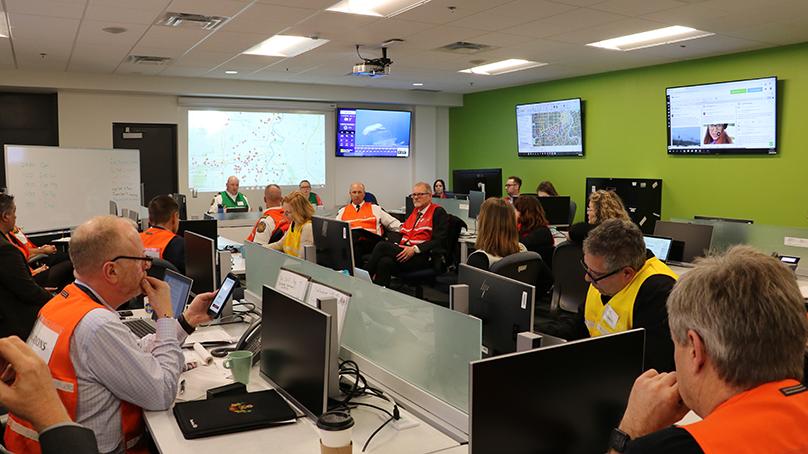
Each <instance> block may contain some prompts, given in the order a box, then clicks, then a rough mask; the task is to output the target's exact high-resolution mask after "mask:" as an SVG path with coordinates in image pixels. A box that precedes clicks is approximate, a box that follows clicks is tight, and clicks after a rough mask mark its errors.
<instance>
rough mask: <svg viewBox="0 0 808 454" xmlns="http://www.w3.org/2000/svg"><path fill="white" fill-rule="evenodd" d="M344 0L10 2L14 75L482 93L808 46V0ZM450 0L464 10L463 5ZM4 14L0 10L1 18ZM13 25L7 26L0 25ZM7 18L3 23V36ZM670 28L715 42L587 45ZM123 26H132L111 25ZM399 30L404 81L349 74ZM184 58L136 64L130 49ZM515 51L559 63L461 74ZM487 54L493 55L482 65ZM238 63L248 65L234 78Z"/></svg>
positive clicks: (3, 64)
mask: <svg viewBox="0 0 808 454" xmlns="http://www.w3.org/2000/svg"><path fill="white" fill-rule="evenodd" d="M336 2H337V0H252V1H251V0H0V6H2V9H3V10H4V12H5V19H6V20H7V21H8V26H9V28H10V34H11V37H10V38H8V39H4V38H0V69H19V70H49V71H69V72H81V73H87V72H90V73H106V74H143V75H165V76H183V77H202V78H223V79H224V78H227V79H244V80H259V81H262V80H263V81H289V82H302V83H313V84H328V85H349V86H368V87H378V88H395V89H412V88H413V86H412V84H413V83H415V82H421V83H423V84H424V85H423V87H422V88H423V89H428V90H441V91H446V92H454V93H468V92H473V91H480V90H486V89H491V88H497V87H504V86H510V85H518V84H524V83H529V82H537V81H544V80H552V79H560V78H566V77H572V76H578V75H584V74H593V73H598V72H604V71H613V70H617V69H625V68H632V67H639V66H647V65H653V64H659V63H665V62H671V61H679V60H688V59H693V58H699V57H707V56H712V55H720V54H728V53H734V52H740V51H746V50H752V49H760V48H765V47H773V46H780V45H785V44H792V43H799V42H805V41H808V27H806V26H805V23H806V19H808V0H431V1H430V2H429V3H427V4H425V5H422V6H419V7H417V8H415V9H412V10H410V11H408V12H406V13H403V14H400V15H398V16H396V17H394V18H391V19H384V18H376V17H369V16H357V15H350V14H342V13H335V12H329V11H325V8H327V7H329V6H331V5H332V4H334V3H336ZM450 7H453V9H451V8H450ZM169 11H170V12H185V13H196V14H204V15H219V16H227V17H230V20H228V21H227V22H226V23H225V24H224V25H223V26H221V27H219V28H218V29H217V30H215V31H213V32H208V31H204V30H195V29H188V28H171V27H165V26H160V25H153V24H154V23H155V21H156V20H157V19H158V18H161V17H162V16H163V15H164V14H165V13H166V12H169ZM1 18H2V16H0V19H1ZM0 22H2V21H0ZM5 25H6V24H2V23H0V30H3V29H4V26H5ZM669 25H685V26H690V27H694V28H698V29H700V30H706V31H710V32H714V33H716V35H715V36H712V37H708V38H702V39H698V40H693V41H687V42H683V43H679V44H671V45H667V46H659V47H654V48H648V49H642V50H637V51H632V52H617V51H610V50H604V49H597V48H591V47H587V46H585V45H584V44H586V43H588V42H593V41H599V40H603V39H607V38H613V37H616V36H620V35H625V34H629V33H636V32H641V31H647V30H650V29H655V28H660V27H665V26H669ZM105 27H123V28H125V29H126V31H125V32H124V33H121V34H110V33H107V32H104V31H102V30H101V29H102V28H105ZM277 33H284V34H292V35H302V36H319V37H321V38H325V39H328V40H330V42H329V43H327V44H325V45H324V46H321V47H319V48H317V49H315V50H313V51H310V52H307V53H304V54H302V55H299V56H297V57H294V58H288V59H283V58H275V57H261V56H252V55H241V52H243V51H244V50H246V49H248V48H250V47H252V46H253V45H255V44H257V43H259V42H261V41H263V40H265V39H266V38H269V37H270V36H272V35H274V34H277ZM391 38H401V39H403V40H404V43H401V44H397V45H395V46H393V47H391V48H390V54H389V56H390V58H392V60H393V61H394V64H393V65H392V67H391V75H389V76H387V77H384V78H378V79H367V78H358V77H353V76H348V75H346V74H347V73H348V72H349V71H350V68H351V66H352V65H353V64H354V63H355V62H357V61H358V57H357V56H356V52H355V49H354V45H355V44H357V43H358V44H363V45H366V46H368V47H366V48H363V49H362V54H363V56H366V57H377V56H380V51H379V50H378V45H379V44H380V43H381V42H383V41H385V40H387V39H391ZM455 41H470V42H474V43H479V44H487V45H491V46H494V47H495V48H494V49H492V50H489V51H486V52H481V53H478V54H474V55H458V54H452V53H446V52H442V51H436V50H435V49H436V48H438V47H441V46H444V45H447V44H449V43H452V42H455ZM132 54H135V55H152V56H162V57H171V58H172V61H171V62H170V63H169V64H167V65H161V66H151V65H142V64H140V65H136V64H132V63H129V62H127V56H129V55H132ZM506 58H523V59H527V60H536V61H541V62H546V63H549V64H548V65H547V66H543V67H540V68H535V69H530V70H525V71H519V72H515V73H510V74H503V75H500V76H479V75H473V74H462V73H458V72H457V71H458V70H461V69H465V68H468V67H470V66H475V65H476V64H481V63H488V62H492V61H497V60H502V59H506ZM472 60H474V61H478V60H482V61H483V62H475V63H472V62H471V61H472ZM226 70H236V71H238V72H239V73H238V74H237V75H234V76H230V75H226V74H225V73H224V72H225V71H226Z"/></svg>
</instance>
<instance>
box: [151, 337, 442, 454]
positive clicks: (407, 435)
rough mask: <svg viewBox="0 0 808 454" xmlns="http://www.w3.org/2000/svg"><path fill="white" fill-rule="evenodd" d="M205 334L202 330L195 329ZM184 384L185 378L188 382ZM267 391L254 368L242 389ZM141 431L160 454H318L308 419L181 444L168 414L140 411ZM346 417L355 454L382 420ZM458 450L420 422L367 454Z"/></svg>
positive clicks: (369, 413) (390, 432) (356, 413)
mask: <svg viewBox="0 0 808 454" xmlns="http://www.w3.org/2000/svg"><path fill="white" fill-rule="evenodd" d="M246 327H247V325H246V324H236V325H225V326H223V327H222V328H223V329H225V330H226V331H227V332H228V333H229V334H231V335H233V336H236V337H237V336H239V335H240V333H241V332H242V331H243V330H244V329H245V328H246ZM200 329H205V328H200ZM221 363H222V359H221V358H216V359H215V361H214V364H213V365H211V366H202V367H215V368H220V369H221V371H222V373H223V374H224V373H225V371H226V370H225V369H223V368H222V366H221ZM194 371H195V370H193V371H190V372H186V373H184V374H183V377H185V376H189V374H191V373H193V372H194ZM188 380H190V378H189V379H188ZM229 382H230V380H227V379H222V382H221V383H220V384H226V383H229ZM269 388H271V386H270V385H269V383H267V382H266V381H265V380H264V379H263V378H262V377H261V376H260V374H259V369H258V366H257V365H256V366H255V367H253V369H252V372H251V375H250V384H249V385H247V389H248V390H249V391H260V390H263V389H269ZM364 399H367V400H368V401H370V402H372V403H373V404H375V405H379V406H382V407H383V408H388V407H389V406H390V404H389V403H388V402H386V401H383V400H379V399H376V398H371V397H368V398H363V399H359V400H357V401H358V402H362V401H363V400H364ZM401 413H402V415H404V416H405V417H406V418H410V419H412V420H416V421H419V420H418V418H416V417H415V416H413V415H412V414H411V413H409V412H407V411H403V410H402V412H401ZM143 414H144V419H145V421H146V425H147V427H148V429H149V432H151V434H152V436H153V438H154V441H155V444H156V445H157V447H158V449H159V450H160V452H162V453H172V454H173V453H184V452H188V453H193V454H223V453H228V452H238V453H239V454H249V453H256V454H258V453H262V454H263V453H266V452H268V451H274V452H283V453H285V454H294V453H301V454H303V453H306V454H312V453H319V452H320V448H319V434H318V432H317V427H316V425H315V423H314V422H313V421H311V420H309V419H308V418H300V419H299V420H298V421H297V422H296V423H294V424H287V425H282V426H278V427H272V428H268V429H259V430H253V431H249V432H241V433H235V434H229V435H218V436H214V437H206V438H201V439H197V440H186V439H185V438H183V436H182V432H181V431H180V429H179V426H177V423H176V420H175V419H174V414H173V413H172V411H171V410H166V411H144V412H143ZM351 415H352V416H353V418H354V421H355V422H356V425H355V426H354V429H353V445H354V452H360V451H361V450H362V446H363V445H364V444H365V442H366V441H367V439H368V437H370V435H371V434H372V433H373V431H375V430H376V429H377V428H378V427H379V426H380V425H381V424H382V423H383V422H384V421H385V420H386V418H387V415H385V414H383V413H381V412H379V411H377V410H374V409H371V408H364V407H360V408H357V409H354V410H351ZM454 446H458V443H457V442H456V441H454V440H453V439H451V438H449V437H448V436H446V435H444V434H443V433H441V432H439V431H438V430H436V429H434V428H433V427H431V426H429V425H428V424H426V423H425V422H423V421H419V424H418V425H417V426H416V427H412V428H409V429H405V430H401V431H398V430H396V429H395V428H393V427H392V426H391V425H390V424H388V425H387V426H386V427H385V428H384V429H382V430H381V431H380V432H379V433H378V434H377V435H376V436H375V437H374V438H373V440H372V441H371V442H370V445H369V446H368V449H367V452H375V453H402V454H404V453H407V454H411V453H416V454H417V453H423V454H427V453H433V452H439V451H441V450H445V449H447V448H451V447H454Z"/></svg>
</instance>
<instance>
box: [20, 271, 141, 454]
mask: <svg viewBox="0 0 808 454" xmlns="http://www.w3.org/2000/svg"><path fill="white" fill-rule="evenodd" d="M98 308H106V307H105V306H104V305H102V304H100V303H99V302H97V301H96V300H95V299H94V297H93V296H90V295H88V294H87V293H85V292H83V291H82V290H81V289H80V288H79V287H78V286H77V285H76V284H70V285H68V286H67V287H65V289H64V290H62V292H61V293H60V294H58V295H56V296H55V297H53V299H51V300H50V301H49V302H48V303H47V304H46V305H45V306H44V307H42V309H41V310H40V311H39V319H38V320H37V323H36V325H37V326H34V329H33V331H32V332H31V336H30V337H29V338H28V343H29V344H33V345H34V347H35V348H37V349H41V350H42V351H45V350H47V349H48V348H50V349H52V350H51V353H50V360H49V361H48V367H49V368H50V372H51V376H52V377H53V383H54V385H55V386H56V390H57V393H58V394H59V397H60V398H61V400H62V404H64V406H65V409H66V410H67V413H68V415H70V419H72V420H74V421H75V419H76V408H77V406H78V400H79V384H78V378H76V370H75V368H74V367H73V362H72V361H71V359H70V341H71V338H72V337H73V331H74V330H75V329H76V326H78V324H79V322H81V320H82V319H83V318H84V316H85V315H87V313H88V312H90V311H91V310H93V309H98ZM40 325H41V326H40ZM42 332H48V333H51V334H53V335H55V336H58V337H56V343H55V344H53V343H52V342H50V341H48V340H47V338H48V336H44V335H40V334H39V333H42ZM49 344H51V345H49ZM121 425H122V428H121V430H122V433H123V437H124V442H125V447H126V452H127V453H138V454H140V453H148V448H147V447H146V446H145V442H144V441H145V440H143V437H142V435H143V427H144V426H143V411H142V409H141V408H140V407H138V406H136V405H134V404H131V403H129V402H124V401H121ZM142 440H143V442H142ZM4 443H5V446H6V449H8V450H10V451H12V452H18V453H36V454H38V453H40V452H41V449H40V446H39V437H38V435H37V433H36V431H35V430H34V429H33V427H32V426H31V424H30V423H29V422H28V421H25V420H23V419H21V418H19V417H17V416H15V415H14V414H11V413H9V415H8V424H7V425H6V432H5V436H4Z"/></svg>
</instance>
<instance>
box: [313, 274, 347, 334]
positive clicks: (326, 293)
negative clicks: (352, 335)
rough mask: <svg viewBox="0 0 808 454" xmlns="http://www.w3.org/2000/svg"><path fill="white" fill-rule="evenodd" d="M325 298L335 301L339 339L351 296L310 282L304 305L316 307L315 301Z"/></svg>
mask: <svg viewBox="0 0 808 454" xmlns="http://www.w3.org/2000/svg"><path fill="white" fill-rule="evenodd" d="M325 298H335V299H336V300H337V335H338V336H340V338H341V337H342V325H343V322H344V321H345V314H347V313H348V301H350V299H351V295H350V294H349V293H345V292H341V291H339V290H337V289H334V288H331V287H329V286H327V285H323V284H320V283H319V282H312V283H311V286H310V287H309V294H308V296H307V297H306V303H307V304H309V305H311V306H314V307H317V300H318V299H325Z"/></svg>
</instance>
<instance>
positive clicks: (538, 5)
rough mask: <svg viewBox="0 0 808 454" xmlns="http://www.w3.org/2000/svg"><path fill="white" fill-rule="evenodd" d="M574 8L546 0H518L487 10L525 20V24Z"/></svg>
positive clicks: (490, 12)
mask: <svg viewBox="0 0 808 454" xmlns="http://www.w3.org/2000/svg"><path fill="white" fill-rule="evenodd" d="M574 9H575V7H574V6H570V5H562V4H560V3H555V2H551V1H545V0H516V1H512V2H509V3H506V4H504V5H502V6H497V7H496V8H492V9H490V10H487V11H486V13H488V14H496V15H498V16H505V17H519V18H524V19H525V22H529V21H533V20H539V19H544V18H547V17H550V16H555V15H556V14H561V13H566V12H568V11H572V10H574Z"/></svg>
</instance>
